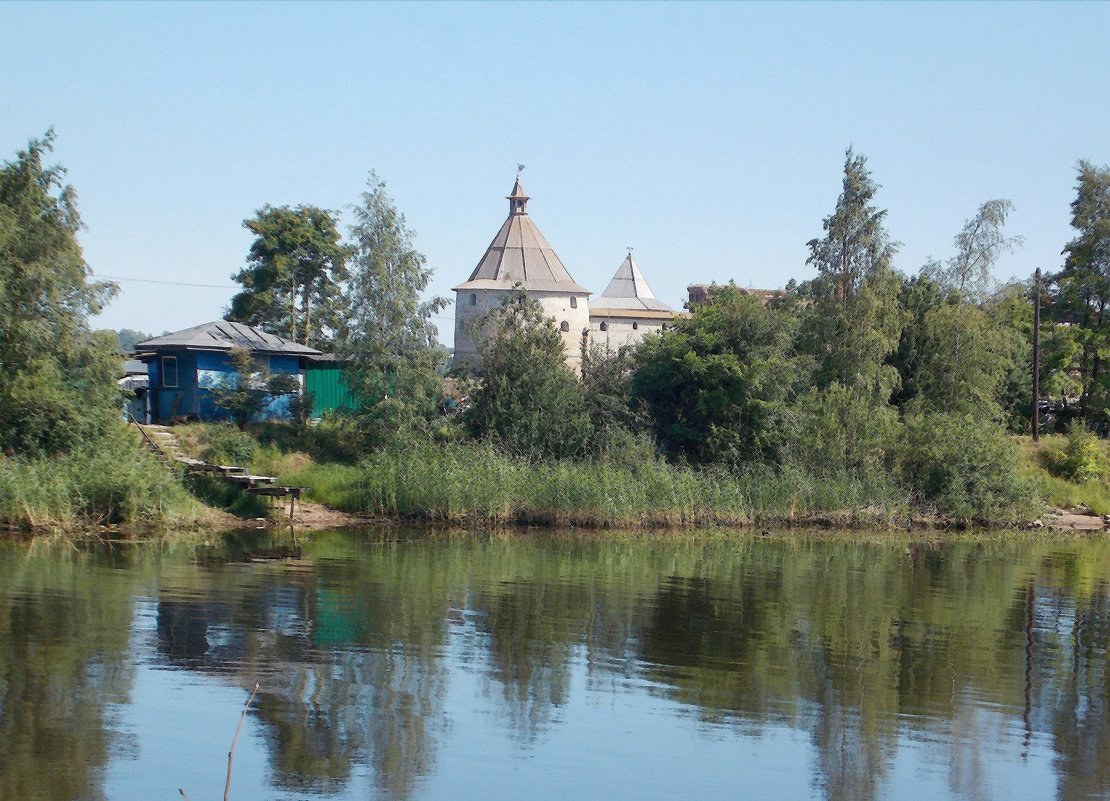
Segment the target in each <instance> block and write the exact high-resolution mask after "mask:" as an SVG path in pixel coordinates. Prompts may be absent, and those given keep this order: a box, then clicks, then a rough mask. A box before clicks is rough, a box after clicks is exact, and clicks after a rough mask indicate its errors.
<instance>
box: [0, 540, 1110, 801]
mask: <svg viewBox="0 0 1110 801" xmlns="http://www.w3.org/2000/svg"><path fill="white" fill-rule="evenodd" d="M907 546H909V547H907ZM1108 578H1110V541H1107V540H1087V541H1059V542H1036V543H1029V542H1019V543H1014V542H1010V543H1007V542H1005V541H1003V540H999V541H990V542H985V543H970V542H949V543H945V544H939V545H933V546H929V545H911V544H910V543H908V542H907V541H904V540H899V541H898V542H883V541H880V540H876V541H874V542H864V543H861V542H859V541H858V540H857V541H852V540H848V539H841V538H830V537H827V536H826V537H820V536H818V537H804V536H798V537H791V538H789V539H787V538H782V539H780V538H754V539H753V538H750V537H733V538H724V537H686V536H683V537H666V538H651V537H639V538H634V539H628V538H619V537H609V536H602V537H600V538H598V537H588V538H587V537H575V536H568V535H555V534H551V535H542V534H528V535H518V536H497V537H487V536H470V537H464V536H457V535H456V536H448V535H433V534H427V533H422V532H410V533H403V534H398V533H397V532H391V533H381V532H360V533H357V534H356V533H338V532H321V533H316V534H313V535H312V536H311V537H309V538H308V539H305V540H303V541H301V542H300V543H299V545H297V546H293V545H291V543H290V541H289V540H288V538H287V537H281V536H275V535H273V534H269V533H266V532H259V533H258V534H257V535H237V536H228V537H223V536H219V537H214V538H213V541H212V542H210V543H208V544H204V545H199V544H175V545H166V544H147V545H122V546H120V545H116V546H115V547H108V546H98V547H90V548H84V549H83V548H76V549H75V548H73V547H71V546H66V547H59V546H47V545H44V544H42V543H38V544H27V543H23V544H6V545H0V799H3V801H8V800H9V799H10V800H11V801H16V800H17V799H18V801H35V799H51V800H56V801H67V800H68V799H100V798H104V799H113V800H116V801H120V800H122V801H130V799H135V800H136V801H138V799H143V801H147V799H174V798H178V795H177V788H178V787H184V788H185V790H186V792H187V793H188V794H189V797H190V798H191V799H193V801H205V800H206V799H219V798H221V797H222V792H223V782H224V771H225V769H226V759H227V748H228V745H229V744H230V741H231V737H232V734H233V733H234V731H235V726H236V723H237V721H238V718H239V712H240V709H241V707H242V705H243V703H244V701H245V700H246V699H247V696H248V694H249V688H250V687H252V686H253V684H254V682H255V681H256V680H257V681H258V682H260V683H261V687H262V689H261V691H260V692H259V695H258V698H257V699H256V702H255V705H254V707H253V708H252V709H251V712H250V713H249V715H248V717H247V721H246V724H245V726H244V728H243V734H242V736H241V738H240V741H239V745H238V747H237V749H236V756H235V766H234V775H233V780H232V791H231V797H232V799H234V801H252V800H253V799H274V798H279V799H280V798H327V799H332V798H334V799H348V798H350V799H429V800H430V801H441V800H444V801H446V799H450V800H451V801H461V800H462V799H482V801H490V800H491V799H514V800H516V799H560V801H566V800H567V799H584V800H588V799H605V800H606V801H609V800H611V799H675V798H696V799H699V800H701V799H811V798H813V799H845V800H848V799H851V800H853V801H857V800H864V799H873V798H874V799H880V798H881V799H989V798H997V799H1007V801H1013V800H1014V799H1051V798H1059V799H1080V798H1108V797H1110V710H1108V692H1110V672H1108V671H1107V665H1106V645H1107V638H1108V636H1110V603H1108V597H1110V596H1108V585H1107V580H1108Z"/></svg>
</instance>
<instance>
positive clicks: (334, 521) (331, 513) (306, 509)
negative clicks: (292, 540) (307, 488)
mask: <svg viewBox="0 0 1110 801" xmlns="http://www.w3.org/2000/svg"><path fill="white" fill-rule="evenodd" d="M285 512H286V514H281V513H278V514H277V515H275V518H274V521H275V524H277V525H289V515H288V512H289V509H288V507H286V509H285ZM373 522H374V519H373V518H371V517H366V516H365V515H353V514H350V513H349V512H341V511H339V510H338V509H330V508H328V507H327V506H324V505H323V504H320V503H313V502H312V501H297V507H296V511H295V512H294V514H293V526H294V527H295V528H339V527H342V526H365V525H368V524H370V523H373Z"/></svg>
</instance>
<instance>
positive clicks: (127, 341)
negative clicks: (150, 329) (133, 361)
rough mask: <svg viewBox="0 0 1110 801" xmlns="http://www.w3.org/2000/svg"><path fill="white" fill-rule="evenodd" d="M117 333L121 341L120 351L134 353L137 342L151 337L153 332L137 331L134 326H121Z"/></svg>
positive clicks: (117, 337)
mask: <svg viewBox="0 0 1110 801" xmlns="http://www.w3.org/2000/svg"><path fill="white" fill-rule="evenodd" d="M115 335H116V339H117V340H118V342H119V352H120V353H134V352H135V345H136V344H137V343H139V342H143V341H144V340H147V339H150V338H151V334H147V333H145V332H143V331H136V330H134V329H132V328H121V329H120V330H118V331H116V332H115Z"/></svg>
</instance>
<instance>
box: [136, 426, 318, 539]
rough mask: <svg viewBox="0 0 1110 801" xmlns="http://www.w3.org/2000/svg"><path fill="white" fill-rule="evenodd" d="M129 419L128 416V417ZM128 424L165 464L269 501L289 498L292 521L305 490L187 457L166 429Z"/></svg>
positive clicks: (175, 436)
mask: <svg viewBox="0 0 1110 801" xmlns="http://www.w3.org/2000/svg"><path fill="white" fill-rule="evenodd" d="M129 416H130V415H129ZM131 424H132V425H134V426H135V428H137V429H138V431H139V435H140V436H141V437H142V440H143V446H144V447H145V448H147V449H148V450H150V451H152V452H153V453H154V454H155V455H156V456H158V458H159V459H161V460H162V461H163V462H165V463H166V464H168V465H170V464H174V463H176V464H180V465H184V467H185V470H186V471H188V472H191V473H212V474H214V475H216V476H217V477H218V478H222V479H223V480H225V481H228V482H231V483H233V484H237V485H238V486H239V487H240V488H241V489H243V490H244V491H246V492H249V493H251V494H253V495H263V496H266V497H269V498H286V497H288V498H289V519H290V520H292V519H293V512H294V508H295V504H296V502H297V499H298V498H300V497H301V493H302V492H303V491H304V487H282V486H274V482H275V481H277V479H276V478H275V477H274V476H255V475H251V474H250V471H249V470H247V468H245V467H237V466H235V465H226V464H209V463H208V462H204V461H201V460H200V459H194V458H193V457H192V456H188V455H187V454H186V453H185V452H184V451H183V450H182V448H181V440H179V439H178V438H177V434H175V433H174V431H173V429H172V428H170V427H168V426H162V425H151V424H143V423H140V422H139V421H138V420H136V419H135V418H134V417H131Z"/></svg>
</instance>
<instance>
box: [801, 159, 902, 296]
mask: <svg viewBox="0 0 1110 801" xmlns="http://www.w3.org/2000/svg"><path fill="white" fill-rule="evenodd" d="M878 190H879V185H878V184H876V183H875V182H874V181H873V180H871V172H870V170H868V169H867V158H866V156H861V155H857V154H856V153H855V152H854V151H853V150H852V148H851V147H849V148H848V150H847V151H846V152H845V154H844V180H843V189H842V190H841V193H840V197H839V198H838V199H837V201H836V209H835V210H834V211H833V213H832V214H831V215H829V216H828V217H826V218H825V219H824V220H823V221H822V223H821V225H822V227H823V228H824V229H825V236H824V237H822V238H820V239H811V240H809V242H808V243H806V247H808V248H809V258H808V259H806V264H812V265H813V266H814V267H816V268H817V271H818V272H819V273H820V274H821V275H822V276H824V277H825V278H826V279H827V280H828V282H829V283H831V284H832V285H833V287H834V295H835V296H836V298H837V299H839V300H840V301H841V302H842V303H847V301H848V300H849V299H850V298H852V297H853V296H855V295H857V294H858V293H859V292H860V290H861V289H862V288H863V286H864V284H865V282H866V281H867V280H868V279H870V278H874V277H876V276H881V275H883V274H885V273H887V272H888V271H889V270H890V263H891V259H893V258H894V254H895V253H896V252H897V249H898V244H899V243H897V242H891V241H890V237H889V236H887V233H886V229H885V228H884V227H883V220H884V219H885V218H886V214H887V212H886V209H882V210H880V209H878V208H876V207H875V206H873V205H871V201H872V200H873V199H874V197H875V193H876V192H877V191H878Z"/></svg>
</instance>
